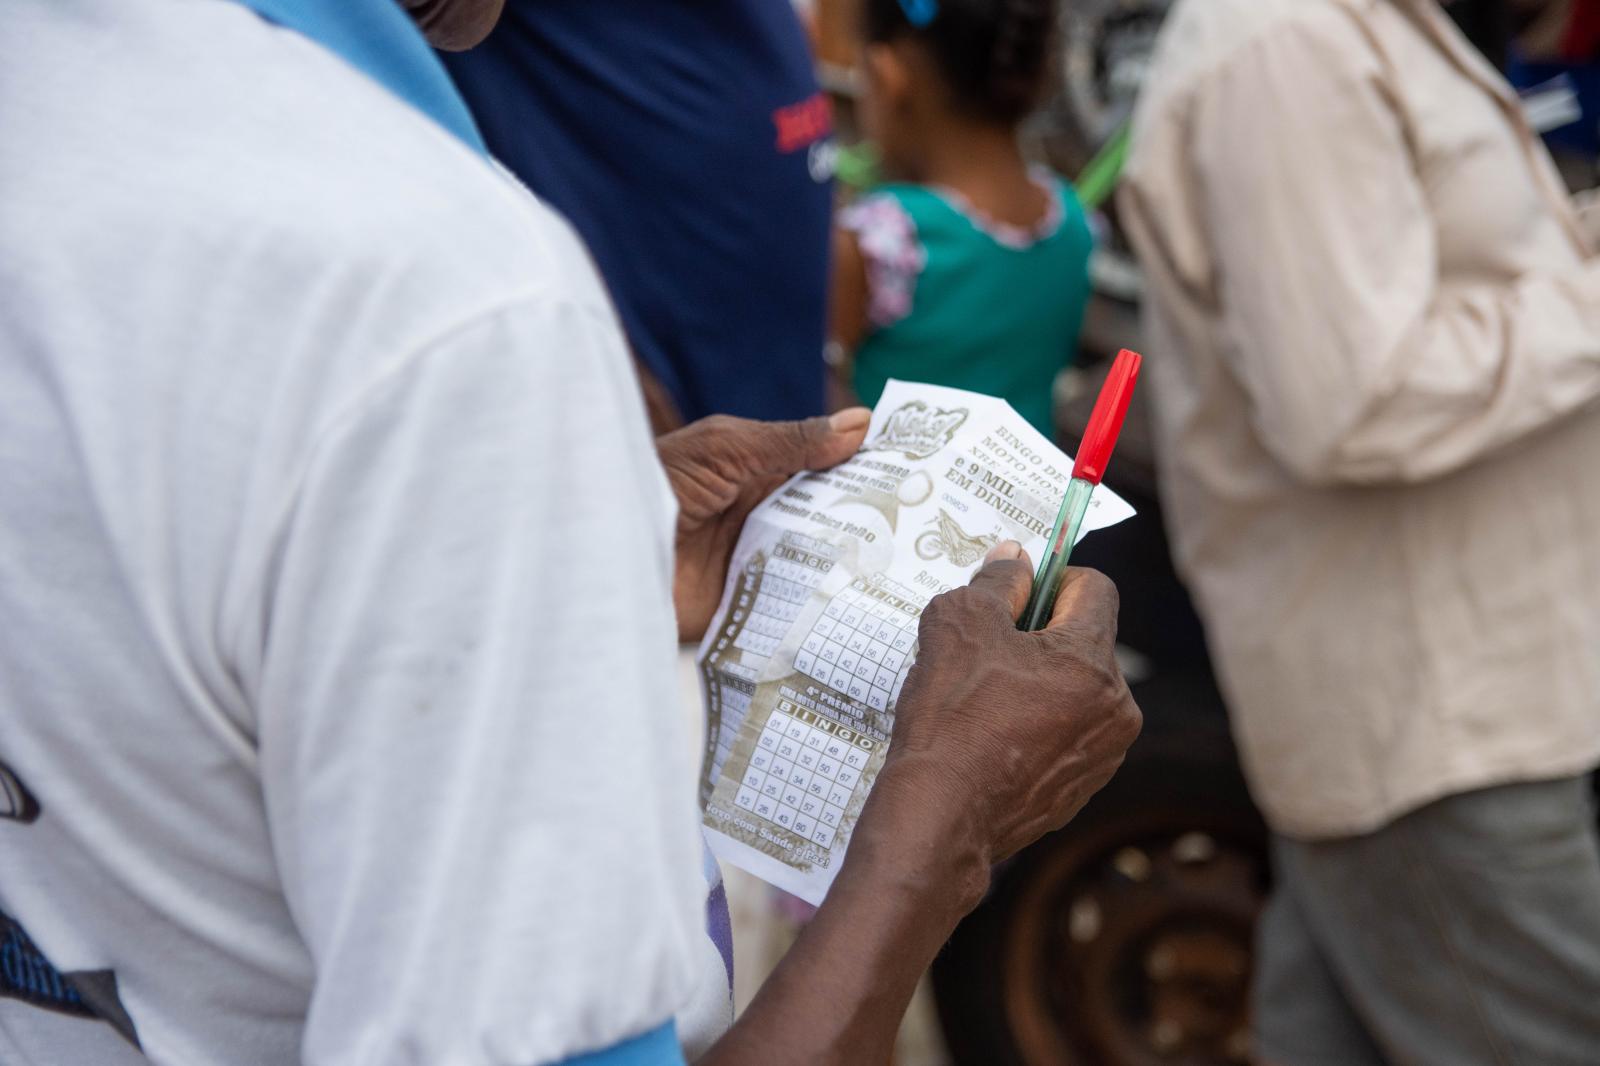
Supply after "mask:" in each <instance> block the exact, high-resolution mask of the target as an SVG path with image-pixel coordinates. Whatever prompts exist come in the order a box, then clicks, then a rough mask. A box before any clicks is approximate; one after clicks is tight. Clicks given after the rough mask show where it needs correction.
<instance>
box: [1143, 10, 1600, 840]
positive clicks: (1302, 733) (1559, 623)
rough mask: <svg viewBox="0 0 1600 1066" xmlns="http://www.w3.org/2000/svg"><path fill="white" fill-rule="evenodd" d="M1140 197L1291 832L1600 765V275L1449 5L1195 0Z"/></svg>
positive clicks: (1163, 367)
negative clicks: (1598, 401)
mask: <svg viewBox="0 0 1600 1066" xmlns="http://www.w3.org/2000/svg"><path fill="white" fill-rule="evenodd" d="M1121 208H1122V210H1123V212H1124V217H1125V219H1126V221H1127V223H1128V225H1129V228H1130V230H1131V231H1132V233H1133V234H1134V238H1135V244H1136V245H1137V247H1138V250H1139V252H1140V256H1141V259H1142V260H1143V262H1144V265H1145V268H1146V270H1147V276H1148V284H1149V289H1148V293H1147V300H1146V303H1147V307H1148V316H1147V325H1148V327H1149V336H1148V338H1147V342H1148V356H1149V367H1148V370H1147V379H1148V385H1149V387H1150V388H1151V390H1152V393H1153V399H1154V401H1155V407H1156V416H1157V423H1158V426H1157V428H1158V440H1159V443H1160V446H1161V449H1162V453H1163V458H1164V470H1163V478H1164V486H1163V488H1164V493H1165V497H1166V504H1167V508H1168V522H1169V525H1170V526H1171V529H1172V533H1173V540H1174V543H1175V545H1176V549H1175V550H1176V552H1177V555H1178V560H1179V564H1180V567H1181V569H1182V570H1183V572H1184V573H1185V575H1186V577H1187V578H1188V580H1189V581H1190V584H1191V587H1192V589H1193V591H1194V592H1195V594H1196V598H1197V600H1198V602H1199V605H1200V608H1201V611H1202V614H1203V616H1204V618H1205V621H1206V625H1207V629H1208V632H1209V637H1210V640H1211V643H1212V648H1213V651H1214V653H1215V655H1216V659H1217V663H1218V667H1219V672H1220V674H1221V677H1222V682H1223V688H1224V691H1225V693H1226V695H1227V697H1228V701H1229V704H1230V706H1231V708H1232V710H1233V715H1234V727H1235V732H1236V734H1237V736H1238V738H1239V741H1240V747H1241V750H1242V753H1243V758H1244V762H1245V768H1246V772H1247V774H1248V775H1249V778H1250V780H1251V782H1252V784H1253V786H1254V790H1255V794H1256V798H1257V799H1258V801H1259V802H1260V803H1261V805H1262V807H1263V808H1264V809H1265V811H1266V813H1267V817H1268V819H1269V821H1270V822H1271V823H1272V825H1273V826H1274V827H1275V828H1276V829H1278V830H1279V831H1280V832H1283V833H1286V834H1290V835H1293V836H1299V837H1303V838H1319V837H1331V836H1343V835H1353V834H1357V833H1361V832H1364V831H1367V830H1371V829H1374V828H1376V827H1378V826H1381V825H1383V824H1385V823H1386V822H1388V821H1389V820H1391V819H1393V818H1395V817H1396V816H1397V815H1399V814H1402V813H1404V812H1405V811H1407V810H1409V809H1412V808H1415V807H1417V806H1419V805H1421V804H1424V803H1427V802H1429V801H1430V800H1433V799H1436V798H1438V797H1440V796H1444V795H1449V794H1452V793H1456V792H1461V791H1466V790H1470V789H1474V788H1478V787H1482V786H1486V785H1490V784H1494V783H1497V782H1507V781H1519V780H1536V779H1542V778H1551V777H1557V776H1567V775H1571V774H1575V773H1579V772H1582V771H1584V770H1586V769H1588V768H1590V767H1592V766H1594V765H1595V764H1596V763H1597V762H1600V410H1597V408H1596V407H1595V406H1594V403H1593V401H1594V400H1595V398H1596V397H1597V396H1600V260H1596V259H1595V258H1594V257H1593V251H1594V246H1593V244H1592V243H1591V239H1590V237H1589V236H1588V235H1586V234H1585V233H1584V232H1583V229H1582V226H1581V224H1580V219H1579V217H1578V214H1577V213H1576V212H1575V211H1574V209H1573V208H1572V206H1571V204H1570V203H1569V202H1568V200H1567V198H1566V195H1565V193H1564V191H1563V189H1562V187H1561V185H1560V181H1559V179H1558V178H1557V176H1556V174H1555V172H1554V169H1553V167H1552V166H1551V164H1550V161H1549V159H1548V158H1547V157H1546V155H1545V153H1544V151H1543V149H1542V148H1541V147H1540V145H1539V143H1538V141H1537V139H1536V138H1535V137H1534V135H1533V134H1532V133H1530V131H1529V130H1528V128H1527V126H1526V125H1525V124H1524V122H1523V120H1522V117H1521V113H1520V110H1519V108H1518V106H1517V102H1516V98H1515V96H1514V95H1513V94H1512V93H1511V92H1510V90H1509V89H1508V88H1507V87H1506V86H1505V84H1504V83H1503V82H1502V81H1501V79H1500V78H1499V76H1498V75H1496V74H1495V72H1494V71H1493V70H1492V69H1491V68H1490V67H1489V66H1488V64H1487V63H1485V62H1484V61H1483V60H1482V59H1481V58H1480V57H1479V56H1478V55H1477V53H1476V52H1475V51H1474V50H1473V49H1472V48H1471V46H1470V45H1468V44H1467V43H1466V41H1465V40H1464V39H1462V38H1461V37H1460V36H1459V35H1458V34H1457V33H1456V31H1455V29H1454V28H1453V26H1452V25H1451V24H1450V23H1449V21H1448V20H1447V19H1446V18H1445V16H1444V15H1443V13H1442V12H1441V11H1440V10H1439V8H1438V7H1437V5H1436V4H1435V3H1434V2H1433V0H1179V3H1178V4H1177V5H1176V8H1175V11H1174V13H1173V15H1172V16H1171V19H1170V21H1169V22H1168V24H1167V26H1166V28H1165V30H1164V40H1163V42H1162V44H1161V46H1160V49H1159V52H1158V55H1157V59H1156V62H1155V68H1154V73H1153V75H1152V81H1151V83H1150V84H1149V86H1148V88H1147V89H1146V91H1145V95H1144V97H1143V99H1142V100H1141V104H1140V109H1139V113H1138V115H1137V116H1136V136H1135V143H1134V147H1133V150H1132V156H1131V161H1130V165H1129V170H1128V174H1127V179H1126V187H1125V189H1124V192H1123V199H1122V201H1121Z"/></svg>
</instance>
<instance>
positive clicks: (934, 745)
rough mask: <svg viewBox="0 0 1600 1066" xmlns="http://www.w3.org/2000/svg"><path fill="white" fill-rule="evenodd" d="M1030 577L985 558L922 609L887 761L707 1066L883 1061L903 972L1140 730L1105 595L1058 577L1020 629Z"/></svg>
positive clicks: (1111, 599)
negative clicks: (821, 881) (773, 966)
mask: <svg viewBox="0 0 1600 1066" xmlns="http://www.w3.org/2000/svg"><path fill="white" fill-rule="evenodd" d="M1032 576H1033V568H1032V566H1031V565H1030V564H1029V562H1028V559H1027V556H1025V555H1023V554H1022V551H1021V549H1020V548H1019V547H1018V546H1017V545H1016V544H1014V543H1006V544H1002V545H1000V546H998V547H997V548H996V549H995V550H994V551H993V552H991V553H990V555H989V560H988V563H987V565H985V566H984V568H983V569H982V570H981V571H980V572H979V573H978V575H977V576H976V577H974V578H973V579H972V583H971V584H970V585H968V586H967V587H966V588H962V589H957V590H955V591H953V592H947V593H945V594H944V595H942V596H939V597H938V598H936V599H935V600H934V601H933V602H932V603H930V604H929V605H928V608H927V610H925V611H924V612H923V614H922V629H921V632H920V635H919V639H920V642H921V646H920V650H919V651H918V653H917V665H916V666H915V667H914V668H913V669H912V671H911V674H910V676H909V677H908V678H907V679H906V685H905V690H904V691H903V692H902V693H901V696H900V701H899V703H898V705H897V707H896V711H895V727H894V737H893V740H892V742H891V744H890V746H889V759H888V762H887V763H886V764H885V766H884V768H883V770H882V772H881V773H879V775H878V779H877V783H876V784H874V785H873V788H872V794H871V795H870V796H869V797H868V799H867V803H866V806H865V808H863V810H862V812H861V817H860V819H859V820H858V821H857V822H856V826H855V830H854V832H853V834H852V836H851V839H850V850H849V853H848V854H847V855H846V858H845V862H844V866H843V867H842V868H841V869H840V871H839V876H838V878H837V879H836V880H835V881H834V883H833V887H832V888H831V889H830V890H829V892H828V897H827V899H825V900H824V901H823V903H822V907H821V908H820V909H819V910H818V911H817V916H816V918H814V919H813V920H812V922H811V924H809V925H808V926H806V928H805V929H804V930H802V931H801V934H800V938H799V939H798V940H797V941H796V942H795V946H794V948H793V949H792V950H790V952H789V954H788V955H786V956H784V959H783V961H782V962H781V963H779V965H778V968H777V970H776V971H775V972H774V973H773V975H772V977H771V978H770V979H768V981H767V983H766V984H765V985H763V986H762V988H761V991H760V992H759V993H758V994H757V995H756V998H755V1001H754V1002H753V1003H751V1005H750V1007H749V1009H748V1010H746V1011H745V1012H744V1014H743V1015H742V1016H740V1018H739V1020H738V1022H736V1023H735V1024H734V1027H733V1028H732V1029H731V1030H730V1031H729V1032H728V1034H727V1036H725V1037H723V1039H722V1040H721V1041H720V1042H719V1043H718V1044H717V1045H716V1046H715V1047H714V1048H712V1050H711V1052H710V1054H708V1055H707V1056H706V1058H705V1059H704V1060H702V1061H703V1063H704V1066H790V1064H794V1066H802V1064H804V1066H818V1064H821V1066H835V1064H838V1066H845V1064H855V1063H878V1062H886V1061H887V1060H888V1058H889V1053H890V1050H891V1049H892V1047H893V1045H894V1034H895V1031H896V1030H897V1029H898V1028H899V1025H900V1018H901V1016H902V1015H904V1013H905V1009H906V1004H907V1003H908V1002H909V1001H910V999H911V992H912V990H913V989H914V988H915V987H916V984H917V978H918V976H919V975H920V974H921V973H922V972H923V970H925V969H926V968H927V966H928V964H929V963H930V962H931V961H932V960H933V956H934V955H935V953H937V952H938V950H939V947H940V945H942V944H943V943H944V942H945V940H946V939H947V938H948V937H949V936H950V933H951V931H952V930H953V929H954V928H955V926H956V923H957V922H959V921H960V920H961V919H962V918H963V917H964V916H965V915H966V914H967V912H968V911H970V910H971V909H972V908H973V907H975V906H977V904H978V902H979V901H980V900H981V899H982V897H983V893H984V890H985V889H986V887H987V886H988V882H989V866H990V864H991V863H993V862H995V861H998V860H999V859H1002V858H1004V857H1006V856H1007V855H1010V854H1012V853H1013V852H1015V851H1016V850H1017V849H1019V848H1022V847H1024V846H1026V845H1028V844H1030V843H1032V842H1033V841H1034V840H1036V839H1038V838H1039V837H1040V836H1041V835H1043V834H1044V833H1046V832H1048V831H1050V830H1051V829H1055V828H1057V827H1058V826H1060V825H1062V824H1063V823H1065V822H1066V821H1067V820H1068V819H1070V818H1071V817H1072V816H1073V815H1074V814H1076V813H1077V812H1078V810H1079V809H1080V808H1082V807H1083V805H1084V803H1086V802H1088V799H1089V797H1090V796H1092V795H1093V794H1094V792H1095V791H1096V790H1097V789H1099V788H1100V786H1101V785H1104V784H1105V783H1106V781H1107V780H1109V779H1110V777H1111V775H1112V774H1113V773H1114V772H1115V771H1116V769H1117V767H1118V766H1119V765H1121V763H1122V756H1123V754H1124V752H1126V751H1127V749H1128V746H1129V745H1130V744H1132V743H1133V741H1134V738H1135V737H1137V736H1138V734H1139V725H1140V717H1139V709H1138V707H1136V706H1135V705H1134V702H1133V698H1132V696H1130V695H1129V693H1128V686H1127V685H1126V683H1124V681H1123V679H1122V672H1121V671H1120V670H1119V669H1118V668H1117V660H1116V654H1115V650H1114V649H1115V644H1116V633H1117V593H1116V589H1115V588H1114V587H1113V586H1112V584H1111V582H1110V581H1108V580H1106V579H1105V578H1104V577H1103V576H1101V575H1100V574H1097V573H1094V572H1092V571H1087V570H1069V571H1068V573H1067V579H1066V581H1065V583H1064V585H1063V587H1062V590H1061V596H1060V598H1059V599H1058V600H1057V601H1056V608H1055V613H1054V616H1053V617H1052V618H1051V621H1050V624H1049V626H1048V627H1046V628H1045V629H1043V630H1041V631H1040V632H1037V633H1022V632H1019V631H1018V630H1017V628H1016V620H1017V618H1018V617H1019V616H1020V615H1021V614H1022V609H1023V607H1024V606H1025V605H1026V603H1027V599H1028V589H1029V586H1030V584H1031V581H1032Z"/></svg>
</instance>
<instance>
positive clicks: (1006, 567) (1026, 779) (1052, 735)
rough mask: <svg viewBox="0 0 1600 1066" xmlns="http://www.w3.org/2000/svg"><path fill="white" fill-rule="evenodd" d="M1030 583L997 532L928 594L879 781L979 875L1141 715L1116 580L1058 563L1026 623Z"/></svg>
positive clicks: (1117, 745) (1096, 768)
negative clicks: (1031, 623) (969, 573)
mask: <svg viewBox="0 0 1600 1066" xmlns="http://www.w3.org/2000/svg"><path fill="white" fill-rule="evenodd" d="M1032 580H1033V566H1032V564H1031V563H1030V561H1029V560H1028V557H1027V555H1026V554H1025V553H1024V552H1023V551H1022V550H1021V548H1020V547H1019V546H1018V545H1017V544H1015V543H1013V542H1009V541H1008V542H1006V543H1004V544H1001V545H999V546H997V547H996V548H995V549H994V550H993V551H991V552H990V553H989V557H988V559H987V561H986V565H985V566H984V567H983V569H982V570H980V571H979V572H978V574H977V575H976V576H975V577H973V579H972V582H971V584H969V585H967V586H966V587H965V588H961V589H956V590H954V591H951V592H947V593H945V594H943V595H941V596H938V597H936V598H935V599H934V600H933V601H932V602H931V603H929V604H928V607H927V609H926V610H925V611H924V612H923V614H922V626H921V629H920V631H919V633H918V652H917V662H916V665H915V666H914V667H913V668H912V670H911V673H910V674H909V675H908V676H907V678H906V684H905V690H904V692H903V693H902V694H901V697H900V701H899V704H898V707H897V709H896V714H895V727H894V737H893V741H892V742H891V744H890V746H889V759H888V763H887V765H886V766H885V767H884V769H883V772H882V774H881V775H880V776H879V779H878V780H879V785H878V787H882V786H883V784H884V783H885V782H886V781H887V782H890V783H891V784H892V787H894V788H897V789H902V790H909V791H911V792H912V793H915V794H917V795H918V800H917V802H916V803H915V804H913V806H914V807H915V808H916V809H919V810H922V811H924V812H925V814H926V817H928V818H931V819H935V820H942V821H943V822H944V823H946V824H943V825H942V826H941V828H940V833H941V834H942V835H943V834H954V836H945V837H944V838H945V839H948V840H951V842H952V844H953V845H954V846H955V847H956V849H957V850H964V851H967V852H969V853H970V856H971V861H972V862H973V863H974V864H975V867H974V869H975V870H976V871H982V872H984V873H985V874H986V871H987V869H988V867H989V866H990V865H992V864H993V863H996V862H999V861H1000V860H1002V859H1004V858H1007V857H1009V856H1010V855H1012V854H1015V853H1016V852H1017V851H1019V850H1020V849H1022V848H1024V847H1027V846H1028V845H1029V844H1031V843H1033V842H1034V841H1035V840H1038V839H1039V838H1040V837H1041V836H1043V835H1044V834H1045V833H1048V832H1050V831H1051V830H1053V829H1057V828H1059V827H1061V826H1062V825H1064V824H1066V823H1067V821H1069V820H1070V819H1071V818H1072V817H1073V815H1075V814H1077V813H1078V811H1079V810H1080V809H1082V807H1083V805H1084V804H1085V803H1087V802H1088V801H1089V797H1091V796H1093V795H1094V794H1095V793H1096V792H1097V791H1099V790H1100V788H1101V787H1102V786H1103V785H1104V784H1105V783H1106V782H1107V781H1109V780H1110V779H1111V775H1112V774H1114V773H1115V772H1116V770H1117V768H1118V767H1119V766H1121V765H1122V758H1123V755H1124V753H1126V751H1127V750H1128V747H1129V745H1131V744H1132V743H1133V741H1134V739H1135V738H1137V737H1138V735H1139V728H1140V725H1141V717H1140V714H1139V708H1138V706H1137V705H1136V704H1135V703H1134V702H1133V696H1132V695H1131V694H1130V693H1129V692H1128V686H1127V684H1126V682H1125V681H1124V680H1123V677H1122V671H1121V669H1120V668H1119V667H1118V665H1117V658H1116V635H1117V607H1118V597H1117V590H1116V586H1115V585H1113V584H1112V583H1111V582H1110V581H1109V580H1108V579H1107V578H1106V577H1105V576H1104V575H1103V574H1100V573H1098V572H1097V571H1093V570H1082V569H1071V570H1069V571H1068V572H1067V577H1066V580H1065V581H1064V582H1063V584H1062V589H1061V594H1060V597H1059V598H1058V599H1057V600H1056V605H1055V610H1054V613H1053V615H1052V617H1051V620H1050V624H1049V625H1048V626H1047V627H1046V628H1045V629H1043V630H1040V631H1039V632H1036V633H1024V632H1021V631H1019V630H1018V629H1017V626H1016V620H1017V618H1018V617H1019V616H1020V615H1021V613H1022V610H1023V608H1024V606H1025V605H1026V604H1027V601H1028V592H1029V588H1030V586H1031V584H1032ZM984 880H986V876H985V877H984Z"/></svg>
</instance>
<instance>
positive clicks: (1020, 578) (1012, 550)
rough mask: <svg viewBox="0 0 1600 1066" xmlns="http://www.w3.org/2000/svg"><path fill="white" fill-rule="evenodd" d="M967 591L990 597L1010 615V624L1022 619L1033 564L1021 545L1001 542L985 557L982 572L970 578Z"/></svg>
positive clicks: (1031, 582)
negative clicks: (971, 590) (970, 590)
mask: <svg viewBox="0 0 1600 1066" xmlns="http://www.w3.org/2000/svg"><path fill="white" fill-rule="evenodd" d="M968 587H969V588H971V589H973V590H975V591H978V592H982V593H983V594H984V595H987V596H991V597H993V598H994V599H995V600H997V601H999V602H1000V603H1001V604H1003V605H1004V606H1005V608H1006V610H1007V611H1009V612H1010V615H1011V620H1012V621H1016V620H1017V619H1018V618H1021V617H1022V611H1023V609H1024V608H1025V607H1027V606H1028V594H1029V593H1030V592H1032V591H1033V561H1032V560H1031V559H1029V558H1028V553H1027V552H1025V551H1023V550H1022V545H1020V544H1018V543H1017V542H1016V541H1014V540H1003V541H1001V542H1000V543H999V544H996V545H995V546H994V547H993V548H991V549H990V550H989V554H988V555H987V556H985V557H984V560H983V568H982V569H981V570H979V571H978V572H977V573H976V574H973V575H972V581H971V582H969V583H968Z"/></svg>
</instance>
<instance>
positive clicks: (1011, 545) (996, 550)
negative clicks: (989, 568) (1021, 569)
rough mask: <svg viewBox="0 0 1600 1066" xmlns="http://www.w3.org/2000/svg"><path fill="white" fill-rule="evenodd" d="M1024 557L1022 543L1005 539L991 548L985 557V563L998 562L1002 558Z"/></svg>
mask: <svg viewBox="0 0 1600 1066" xmlns="http://www.w3.org/2000/svg"><path fill="white" fill-rule="evenodd" d="M1020 558H1022V545H1021V544H1018V543H1017V542H1016V541H1014V540H1003V541H1001V542H1000V543H999V544H996V545H995V546H994V547H992V548H990V549H989V554H988V555H985V556H984V557H983V562H984V565H988V564H989V563H997V562H999V561H1000V560H1002V559H1020Z"/></svg>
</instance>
